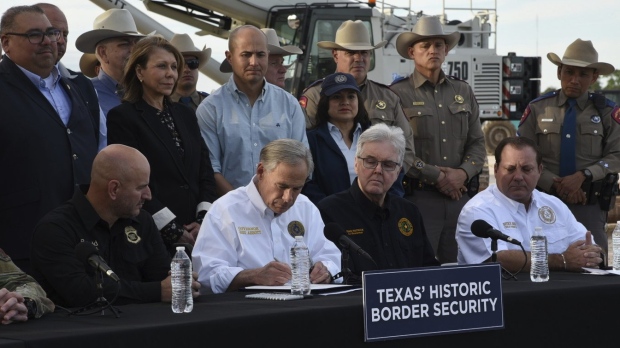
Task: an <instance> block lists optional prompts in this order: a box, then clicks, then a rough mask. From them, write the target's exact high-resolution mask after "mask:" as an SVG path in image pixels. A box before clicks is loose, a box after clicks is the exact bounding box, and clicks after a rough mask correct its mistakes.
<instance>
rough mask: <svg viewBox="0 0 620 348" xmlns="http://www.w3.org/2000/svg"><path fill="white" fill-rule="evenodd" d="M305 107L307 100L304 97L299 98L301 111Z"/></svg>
mask: <svg viewBox="0 0 620 348" xmlns="http://www.w3.org/2000/svg"><path fill="white" fill-rule="evenodd" d="M306 105H308V98H306V97H305V96H303V95H302V96H301V97H300V98H299V106H301V108H302V109H305V108H306Z"/></svg>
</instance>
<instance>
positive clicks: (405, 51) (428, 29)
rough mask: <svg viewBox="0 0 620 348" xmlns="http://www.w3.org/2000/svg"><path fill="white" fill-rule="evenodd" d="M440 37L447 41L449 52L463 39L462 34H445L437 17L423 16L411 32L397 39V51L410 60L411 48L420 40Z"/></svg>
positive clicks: (402, 34)
mask: <svg viewBox="0 0 620 348" xmlns="http://www.w3.org/2000/svg"><path fill="white" fill-rule="evenodd" d="M432 37H438V38H442V39H444V40H446V45H447V46H448V51H450V50H451V49H453V48H454V46H456V44H457V43H458V42H459V39H460V38H461V33H459V32H458V31H455V32H453V33H450V34H444V32H443V27H442V26H441V22H440V21H439V17H436V16H423V17H421V18H420V19H418V21H417V23H416V24H415V25H414V26H413V28H412V29H411V32H406V33H401V34H400V35H398V37H397V38H396V51H398V54H400V56H401V57H403V58H406V59H411V58H409V47H411V46H412V45H413V44H414V43H416V42H417V41H420V40H424V39H428V38H432Z"/></svg>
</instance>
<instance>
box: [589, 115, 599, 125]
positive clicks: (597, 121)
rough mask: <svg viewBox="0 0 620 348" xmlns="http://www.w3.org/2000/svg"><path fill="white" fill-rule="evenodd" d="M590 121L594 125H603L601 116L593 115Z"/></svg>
mask: <svg viewBox="0 0 620 348" xmlns="http://www.w3.org/2000/svg"><path fill="white" fill-rule="evenodd" d="M590 121H592V123H601V116H599V115H592V116H591V117H590Z"/></svg>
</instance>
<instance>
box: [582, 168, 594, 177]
mask: <svg viewBox="0 0 620 348" xmlns="http://www.w3.org/2000/svg"><path fill="white" fill-rule="evenodd" d="M581 172H582V173H583V175H585V176H586V180H592V172H591V171H590V169H582V170H581Z"/></svg>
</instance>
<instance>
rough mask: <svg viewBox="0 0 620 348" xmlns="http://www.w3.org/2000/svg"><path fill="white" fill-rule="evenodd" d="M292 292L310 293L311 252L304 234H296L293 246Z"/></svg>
mask: <svg viewBox="0 0 620 348" xmlns="http://www.w3.org/2000/svg"><path fill="white" fill-rule="evenodd" d="M291 271H292V272H293V279H292V280H291V294H293V295H310V252H309V251H308V247H307V246H306V243H304V239H303V237H302V236H295V244H293V247H291Z"/></svg>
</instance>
